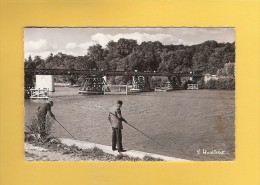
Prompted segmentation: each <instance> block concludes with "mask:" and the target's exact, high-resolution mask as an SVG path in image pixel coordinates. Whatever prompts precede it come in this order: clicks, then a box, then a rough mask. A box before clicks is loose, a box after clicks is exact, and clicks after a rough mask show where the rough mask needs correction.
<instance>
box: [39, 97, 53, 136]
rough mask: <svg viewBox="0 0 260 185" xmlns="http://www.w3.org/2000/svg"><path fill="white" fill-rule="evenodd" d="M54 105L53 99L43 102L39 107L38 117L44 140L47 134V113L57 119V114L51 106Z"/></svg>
mask: <svg viewBox="0 0 260 185" xmlns="http://www.w3.org/2000/svg"><path fill="white" fill-rule="evenodd" d="M52 106H53V101H50V102H49V103H43V104H41V105H40V106H39V107H38V112H37V117H38V124H39V126H40V137H41V139H42V140H44V139H45V137H46V136H47V133H46V115H47V113H49V114H50V116H51V117H52V118H53V119H54V120H55V116H54V114H53V113H52V111H51V107H52Z"/></svg>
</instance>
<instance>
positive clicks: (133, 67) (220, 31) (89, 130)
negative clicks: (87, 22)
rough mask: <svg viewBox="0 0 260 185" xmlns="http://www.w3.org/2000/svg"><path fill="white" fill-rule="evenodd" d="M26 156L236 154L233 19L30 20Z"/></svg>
mask: <svg viewBox="0 0 260 185" xmlns="http://www.w3.org/2000/svg"><path fill="white" fill-rule="evenodd" d="M23 31H24V43H23V45H24V160H25V161H75V162H78V161H83V162H84V161H95V162H98V161H109V162H114V161H117V162H118V161H121V162H124V161H131V162H138V161H149V162H151V161H153V162H163V161H167V162H190V161H234V160H235V150H236V149H235V58H236V57H235V41H236V40H235V28H233V27H63V28H62V27H26V28H24V30H23Z"/></svg>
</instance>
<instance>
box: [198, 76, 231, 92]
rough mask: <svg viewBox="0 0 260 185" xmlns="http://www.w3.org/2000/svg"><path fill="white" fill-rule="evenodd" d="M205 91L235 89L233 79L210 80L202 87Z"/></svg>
mask: <svg viewBox="0 0 260 185" xmlns="http://www.w3.org/2000/svg"><path fill="white" fill-rule="evenodd" d="M202 87H203V88H205V89H226V90H234V89H235V79H234V78H219V79H218V80H214V79H210V80H209V81H208V82H207V83H205V84H203V85H202Z"/></svg>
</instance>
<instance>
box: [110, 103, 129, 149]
mask: <svg viewBox="0 0 260 185" xmlns="http://www.w3.org/2000/svg"><path fill="white" fill-rule="evenodd" d="M122 105H123V102H122V101H120V100H118V101H117V104H116V105H115V106H113V107H111V108H110V109H109V115H108V120H109V122H110V123H111V126H112V150H113V151H115V150H118V152H124V151H125V150H124V149H123V145H122V129H123V124H122V121H124V122H126V123H127V121H126V120H125V119H124V118H123V117H122V114H121V110H120V108H121V107H122ZM116 146H117V148H116Z"/></svg>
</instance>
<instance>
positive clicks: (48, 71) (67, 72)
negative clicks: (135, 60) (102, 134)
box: [24, 68, 202, 77]
mask: <svg viewBox="0 0 260 185" xmlns="http://www.w3.org/2000/svg"><path fill="white" fill-rule="evenodd" d="M24 72H25V74H26V75H86V76H91V75H97V76H180V77H202V75H201V74H190V73H168V72H141V71H138V72H135V71H99V70H70V69H30V68H25V69H24Z"/></svg>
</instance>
